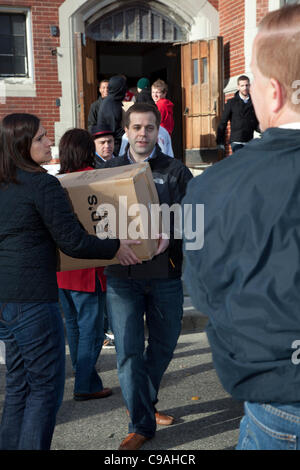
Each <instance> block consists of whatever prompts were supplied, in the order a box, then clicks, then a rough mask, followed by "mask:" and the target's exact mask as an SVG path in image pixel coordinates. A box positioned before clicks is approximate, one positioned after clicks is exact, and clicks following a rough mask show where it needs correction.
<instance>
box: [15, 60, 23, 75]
mask: <svg viewBox="0 0 300 470" xmlns="http://www.w3.org/2000/svg"><path fill="white" fill-rule="evenodd" d="M14 62H15V74H17V75H24V74H25V71H26V70H25V57H17V56H15V57H14Z"/></svg>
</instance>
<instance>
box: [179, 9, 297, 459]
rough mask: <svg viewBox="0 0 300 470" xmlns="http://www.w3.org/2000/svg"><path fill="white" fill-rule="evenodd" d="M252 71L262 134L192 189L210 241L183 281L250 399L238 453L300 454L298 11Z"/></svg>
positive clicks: (221, 357) (270, 33)
mask: <svg viewBox="0 0 300 470" xmlns="http://www.w3.org/2000/svg"><path fill="white" fill-rule="evenodd" d="M251 68H252V72H253V77H254V80H253V82H252V86H251V94H252V99H253V104H254V108H255V111H256V115H257V117H258V120H259V123H260V127H261V130H262V132H263V133H262V137H261V139H254V140H252V141H251V142H250V143H249V144H247V146H245V147H244V148H243V149H242V150H240V151H239V155H237V154H236V155H234V156H232V157H231V158H228V159H225V160H223V161H221V162H220V163H218V165H214V166H213V167H211V168H210V169H209V170H207V171H206V172H205V173H204V174H203V176H201V177H200V178H199V177H197V178H195V179H194V180H193V181H191V183H190V184H189V187H188V191H187V195H186V197H185V198H184V200H183V204H191V207H192V208H194V206H195V205H196V204H198V203H201V204H204V205H205V224H204V240H205V241H204V247H203V249H202V250H201V251H190V250H188V249H187V247H188V244H187V241H186V243H185V254H186V271H185V280H186V281H188V282H187V283H186V285H187V287H188V288H189V289H190V294H191V296H192V298H193V301H194V304H195V305H196V307H197V308H198V309H199V311H201V312H203V313H206V314H207V315H208V316H209V319H210V321H209V324H208V326H207V335H208V338H209V341H210V344H211V348H212V353H213V359H214V365H215V368H216V371H217V373H218V375H219V378H220V380H221V382H222V384H223V386H224V388H225V389H226V390H227V391H228V392H229V393H230V394H231V395H232V396H233V397H234V398H235V399H237V400H242V401H243V402H244V408H245V416H244V417H243V419H242V421H241V424H240V436H239V442H238V446H237V448H238V449H248V450H249V449H257V450H258V449H261V450H262V449H263V450H272V449H274V450H277V449H281V450H283V449H300V367H299V364H300V314H299V305H300V285H299V280H300V263H299V257H300V216H299V206H300V196H299V194H300V158H299V156H300V105H299V102H300V100H299V98H298V97H299V77H300V5H291V6H288V7H284V8H282V9H280V10H277V11H273V12H271V13H269V14H268V15H267V16H266V17H265V18H264V20H263V21H262V23H261V24H260V26H259V29H258V34H257V36H256V38H255V41H254V45H253V54H252V62H251Z"/></svg>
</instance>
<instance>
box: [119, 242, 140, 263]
mask: <svg viewBox="0 0 300 470" xmlns="http://www.w3.org/2000/svg"><path fill="white" fill-rule="evenodd" d="M140 244H141V242H140V241H138V240H120V248H119V249H118V251H117V253H116V258H118V260H119V261H120V264H122V265H123V266H130V265H131V264H142V261H141V260H140V259H139V258H138V257H137V256H136V254H135V253H134V252H133V251H132V249H131V246H132V245H140Z"/></svg>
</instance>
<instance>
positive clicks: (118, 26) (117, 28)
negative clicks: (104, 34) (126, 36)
mask: <svg viewBox="0 0 300 470" xmlns="http://www.w3.org/2000/svg"><path fill="white" fill-rule="evenodd" d="M123 26H124V22H123V13H119V14H118V15H115V16H114V37H115V39H119V40H120V39H123Z"/></svg>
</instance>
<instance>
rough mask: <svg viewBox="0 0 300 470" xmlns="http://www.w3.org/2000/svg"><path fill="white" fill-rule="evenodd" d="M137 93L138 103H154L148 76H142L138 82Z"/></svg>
mask: <svg viewBox="0 0 300 470" xmlns="http://www.w3.org/2000/svg"><path fill="white" fill-rule="evenodd" d="M137 91H138V92H137V94H136V99H135V101H136V103H149V104H154V105H155V103H154V101H153V99H152V96H151V88H150V81H149V79H148V78H145V77H143V78H140V79H139V81H138V82H137Z"/></svg>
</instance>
